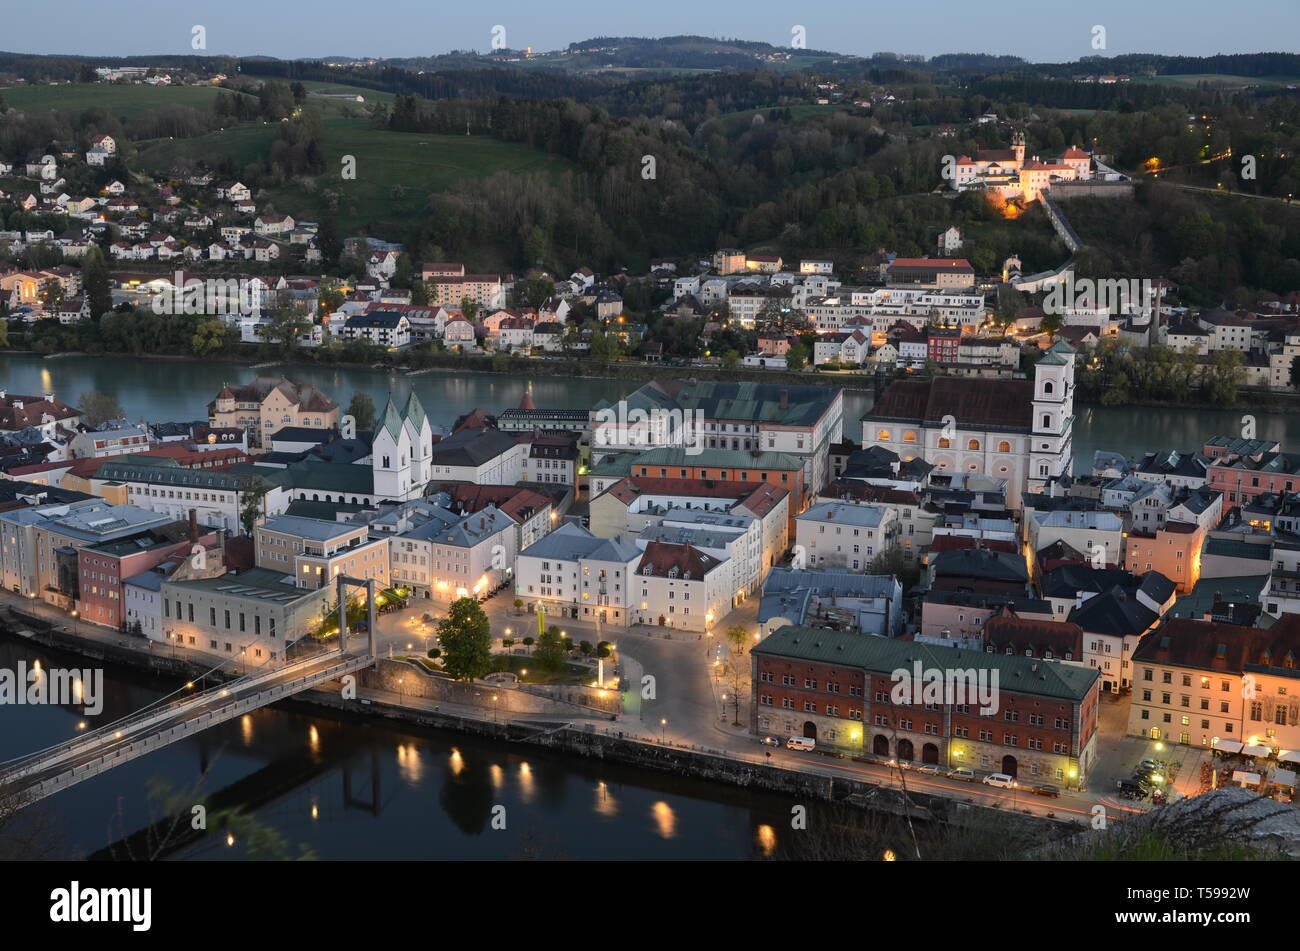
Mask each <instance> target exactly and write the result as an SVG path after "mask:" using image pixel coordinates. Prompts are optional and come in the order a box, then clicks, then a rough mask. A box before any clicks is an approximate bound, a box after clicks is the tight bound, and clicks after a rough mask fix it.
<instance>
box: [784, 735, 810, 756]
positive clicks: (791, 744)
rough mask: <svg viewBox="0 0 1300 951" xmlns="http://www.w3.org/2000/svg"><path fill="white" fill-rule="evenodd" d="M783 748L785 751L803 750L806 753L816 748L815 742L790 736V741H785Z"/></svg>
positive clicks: (804, 737) (801, 737) (802, 737)
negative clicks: (784, 747)
mask: <svg viewBox="0 0 1300 951" xmlns="http://www.w3.org/2000/svg"><path fill="white" fill-rule="evenodd" d="M785 746H786V749H790V750H803V751H804V752H808V751H809V750H812V749H815V748H816V746H817V741H816V740H814V739H813V738H812V737H808V736H792V737H790V739H788V740H786V741H785Z"/></svg>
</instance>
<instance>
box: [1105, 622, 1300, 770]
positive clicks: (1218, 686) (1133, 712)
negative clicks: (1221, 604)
mask: <svg viewBox="0 0 1300 951" xmlns="http://www.w3.org/2000/svg"><path fill="white" fill-rule="evenodd" d="M1298 657H1300V615H1296V614H1284V615H1282V617H1281V618H1280V619H1279V620H1278V621H1277V623H1276V624H1274V625H1273V626H1272V627H1271V628H1268V629H1267V630H1264V629H1260V628H1244V627H1241V626H1239V625H1236V624H1221V623H1216V622H1213V621H1202V620H1195V619H1192V618H1169V619H1167V620H1165V621H1164V623H1162V624H1161V625H1160V627H1159V628H1158V629H1157V630H1156V631H1155V632H1154V633H1152V634H1151V635H1150V636H1149V637H1147V638H1146V639H1145V640H1144V641H1143V642H1142V644H1141V645H1140V646H1139V647H1138V649H1137V651H1136V652H1135V653H1134V655H1133V663H1134V667H1135V669H1136V679H1135V681H1134V685H1133V697H1132V700H1131V701H1130V705H1129V721H1128V732H1129V733H1130V734H1132V735H1135V736H1143V737H1146V738H1148V739H1152V740H1163V741H1165V742H1168V743H1180V744H1183V745H1186V746H1201V747H1217V748H1219V749H1222V750H1225V751H1228V752H1240V751H1241V750H1242V748H1243V746H1245V747H1263V749H1262V750H1261V751H1260V752H1261V753H1262V754H1263V755H1268V754H1269V753H1277V752H1278V751H1280V750H1294V749H1297V748H1300V669H1298V668H1297V658H1298Z"/></svg>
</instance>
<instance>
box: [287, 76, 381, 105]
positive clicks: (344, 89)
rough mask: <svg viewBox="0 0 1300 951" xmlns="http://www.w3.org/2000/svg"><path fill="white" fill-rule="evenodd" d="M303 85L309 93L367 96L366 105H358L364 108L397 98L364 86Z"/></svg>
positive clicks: (304, 83)
mask: <svg viewBox="0 0 1300 951" xmlns="http://www.w3.org/2000/svg"><path fill="white" fill-rule="evenodd" d="M302 84H303V86H304V87H305V88H306V89H307V91H308V92H319V93H330V94H338V93H347V94H349V95H357V96H365V98H366V101H365V102H364V103H358V105H361V106H363V107H364V106H369V105H370V104H371V103H375V102H392V101H393V100H394V99H395V98H397V97H396V96H394V95H393V94H392V93H391V92H383V91H382V90H379V89H367V88H365V87H364V86H348V85H345V84H343V83H320V82H309V81H307V80H303V81H302Z"/></svg>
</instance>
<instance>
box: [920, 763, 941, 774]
mask: <svg viewBox="0 0 1300 951" xmlns="http://www.w3.org/2000/svg"><path fill="white" fill-rule="evenodd" d="M916 771H917V772H918V773H925V774H926V775H927V776H938V775H939V767H938V766H934V765H932V764H930V763H922V764H921V765H920V766H917V767H916Z"/></svg>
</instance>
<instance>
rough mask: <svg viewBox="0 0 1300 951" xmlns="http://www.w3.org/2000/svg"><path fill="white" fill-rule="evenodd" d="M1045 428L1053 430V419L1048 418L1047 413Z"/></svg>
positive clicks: (1044, 420)
mask: <svg viewBox="0 0 1300 951" xmlns="http://www.w3.org/2000/svg"><path fill="white" fill-rule="evenodd" d="M1043 428H1044V429H1051V428H1052V417H1050V416H1048V415H1047V414H1046V413H1044V414H1043Z"/></svg>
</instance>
